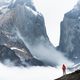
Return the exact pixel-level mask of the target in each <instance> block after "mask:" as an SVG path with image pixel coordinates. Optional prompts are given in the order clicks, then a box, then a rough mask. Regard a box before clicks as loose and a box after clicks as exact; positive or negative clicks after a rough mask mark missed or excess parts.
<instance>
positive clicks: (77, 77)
mask: <svg viewBox="0 0 80 80" xmlns="http://www.w3.org/2000/svg"><path fill="white" fill-rule="evenodd" d="M55 80H80V70H77V71H75V72H74V73H71V74H67V75H65V76H63V77H61V78H58V79H55Z"/></svg>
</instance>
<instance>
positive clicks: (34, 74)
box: [0, 64, 62, 80]
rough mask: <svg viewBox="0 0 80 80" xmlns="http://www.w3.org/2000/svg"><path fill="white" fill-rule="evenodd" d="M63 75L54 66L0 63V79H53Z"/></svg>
mask: <svg viewBox="0 0 80 80" xmlns="http://www.w3.org/2000/svg"><path fill="white" fill-rule="evenodd" d="M60 76H62V71H61V69H56V68H54V67H39V66H37V67H35V66H34V67H30V68H23V67H20V68H18V67H7V66H4V65H2V64H0V80H53V79H55V78H58V77H60Z"/></svg>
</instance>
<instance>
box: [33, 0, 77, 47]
mask: <svg viewBox="0 0 80 80" xmlns="http://www.w3.org/2000/svg"><path fill="white" fill-rule="evenodd" d="M77 1H78V0H33V2H34V5H35V6H36V8H37V10H38V11H39V12H41V13H42V14H43V16H44V19H45V25H46V29H47V34H48V36H49V39H50V41H51V42H52V43H53V45H54V46H58V45H59V40H60V22H61V21H62V20H63V17H64V14H65V13H66V12H68V11H70V10H71V9H72V8H73V7H74V5H75V4H77Z"/></svg>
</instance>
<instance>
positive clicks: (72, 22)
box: [58, 2, 80, 63]
mask: <svg viewBox="0 0 80 80" xmlns="http://www.w3.org/2000/svg"><path fill="white" fill-rule="evenodd" d="M79 3H80V2H78V4H77V5H76V6H75V7H74V9H72V10H71V11H69V12H68V13H66V14H65V15H64V19H63V21H62V22H61V36H60V44H59V47H58V49H59V50H60V51H62V52H64V53H65V54H64V55H65V56H67V57H68V58H69V59H71V60H72V61H74V62H75V63H78V62H79V61H80V4H79Z"/></svg>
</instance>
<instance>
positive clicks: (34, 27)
mask: <svg viewBox="0 0 80 80" xmlns="http://www.w3.org/2000/svg"><path fill="white" fill-rule="evenodd" d="M0 12H1V14H0V45H5V46H6V47H8V48H10V49H11V50H13V51H14V53H15V54H16V56H17V57H19V58H20V59H21V60H22V61H24V60H25V61H26V63H29V64H32V65H43V63H42V62H41V61H39V60H40V58H39V57H41V58H42V57H43V58H42V59H44V56H43V55H42V53H43V54H44V52H43V51H44V50H43V51H42V49H41V47H42V48H44V47H47V48H48V47H50V46H51V47H53V46H52V44H51V43H50V41H49V38H48V36H47V33H46V28H45V23H44V18H43V16H42V14H41V13H39V12H37V10H36V8H35V7H34V5H33V3H32V0H11V2H9V3H7V4H5V5H2V6H1V9H0ZM39 45H40V46H39ZM37 46H38V47H37ZM37 48H38V49H37ZM39 50H40V51H41V54H38V53H40V51H39ZM46 50H47V49H46ZM37 59H39V60H37ZM46 60H47V61H48V59H47V58H46ZM42 61H43V60H42Z"/></svg>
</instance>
